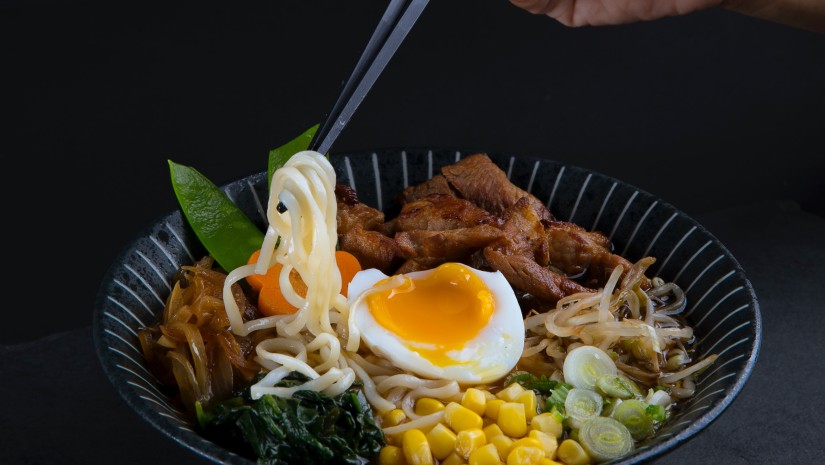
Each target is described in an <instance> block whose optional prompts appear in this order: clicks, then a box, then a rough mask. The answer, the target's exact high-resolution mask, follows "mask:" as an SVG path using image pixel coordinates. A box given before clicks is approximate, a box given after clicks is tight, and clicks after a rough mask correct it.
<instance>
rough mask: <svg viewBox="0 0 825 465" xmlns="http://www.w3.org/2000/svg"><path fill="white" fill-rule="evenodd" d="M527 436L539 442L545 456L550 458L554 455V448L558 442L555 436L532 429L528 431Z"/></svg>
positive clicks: (557, 445)
mask: <svg viewBox="0 0 825 465" xmlns="http://www.w3.org/2000/svg"><path fill="white" fill-rule="evenodd" d="M527 437H528V438H532V439H535V440H537V441H538V442H539V443H540V444H541V447H542V449H544V455H545V456H546V457H549V458H551V459H552V458H554V457H555V456H556V449H558V448H559V442H558V440H557V439H556V437H555V436H552V435H549V434H547V433H545V432H543V431H539V430H537V429H534V430H531V431H530V433H528V435H527Z"/></svg>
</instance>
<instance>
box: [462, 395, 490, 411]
mask: <svg viewBox="0 0 825 465" xmlns="http://www.w3.org/2000/svg"><path fill="white" fill-rule="evenodd" d="M461 405H463V406H465V407H467V408H468V409H470V410H472V411H473V412H475V413H477V414H479V415H484V410H485V409H486V408H487V398H486V397H485V396H484V392H482V391H481V390H480V389H476V388H469V389H467V390H466V391H465V392H464V395H463V396H462V397H461Z"/></svg>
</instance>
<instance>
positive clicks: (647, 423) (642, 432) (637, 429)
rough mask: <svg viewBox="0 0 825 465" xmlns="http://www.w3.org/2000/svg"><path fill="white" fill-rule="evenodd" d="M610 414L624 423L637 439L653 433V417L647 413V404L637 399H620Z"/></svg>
mask: <svg viewBox="0 0 825 465" xmlns="http://www.w3.org/2000/svg"><path fill="white" fill-rule="evenodd" d="M611 416H612V417H613V418H614V419H616V420H617V421H618V422H619V423H621V424H623V425H625V426H626V427H627V429H628V430H629V431H630V434H631V435H632V436H633V439H635V440H637V441H640V440H642V439H644V438H646V437H648V436H650V435H651V434H653V418H651V417H650V415H648V414H647V404H645V403H644V402H642V401H640V400H638V399H628V400H625V401H622V403H621V404H619V405H617V406H616V408H614V409H613V413H612V414H611Z"/></svg>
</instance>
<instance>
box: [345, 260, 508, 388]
mask: <svg viewBox="0 0 825 465" xmlns="http://www.w3.org/2000/svg"><path fill="white" fill-rule="evenodd" d="M362 294H363V295H362ZM349 296H350V297H349V300H350V303H351V309H350V311H351V312H354V313H353V317H354V319H355V320H354V321H355V323H354V324H355V326H356V328H357V329H358V331H359V332H360V336H361V340H362V341H363V342H364V343H366V344H367V346H368V347H369V348H370V349H371V350H372V351H373V353H375V354H376V355H378V356H380V357H384V358H386V359H388V360H390V361H391V362H393V363H394V364H395V365H396V366H397V367H399V368H401V369H404V370H407V371H410V372H413V373H415V374H417V375H419V376H422V377H427V378H439V379H452V380H455V381H458V382H459V383H489V382H493V381H496V380H498V379H500V378H502V377H504V376H505V375H507V374H508V373H509V372H510V370H512V369H513V367H514V366H515V365H516V363H517V362H518V360H519V358H520V357H521V353H522V350H523V349H524V320H523V319H522V316H521V309H520V307H519V304H518V301H517V300H516V296H515V294H514V293H513V289H512V288H511V287H510V284H509V283H508V282H507V280H506V279H505V278H504V275H502V274H501V272H498V271H496V272H486V271H481V270H477V269H474V268H471V267H469V266H467V265H463V264H460V263H445V264H443V265H441V266H439V267H437V268H434V269H431V270H426V271H418V272H414V273H408V274H405V275H398V276H393V277H389V276H387V275H385V274H384V273H382V272H380V271H378V270H376V269H367V270H364V271H361V272H359V273H357V274H356V275H355V277H354V278H353V280H352V282H350V284H349Z"/></svg>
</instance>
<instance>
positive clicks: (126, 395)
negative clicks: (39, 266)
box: [92, 146, 762, 465]
mask: <svg viewBox="0 0 825 465" xmlns="http://www.w3.org/2000/svg"><path fill="white" fill-rule="evenodd" d="M404 151H406V152H429V154H430V156H432V154H433V153H443V152H456V153H457V154H461V156H462V157H464V156H468V155H471V154H474V153H485V154H488V155H490V156H491V157H497V158H502V157H511V158H517V159H525V160H530V161H542V162H548V163H555V164H558V165H561V166H564V167H569V168H573V169H576V170H579V171H580V172H583V173H586V174H590V175H593V176H598V177H600V178H602V179H606V180H609V181H612V182H615V183H617V184H619V185H622V186H624V187H629V188H632V189H634V190H636V191H638V192H639V193H641V194H644V195H646V196H649V197H650V198H653V199H656V200H657V201H659V203H660V205H662V206H665V207H667V208H669V209H671V210H673V211H674V212H676V213H679V214H681V215H683V216H684V217H685V218H686V219H687V220H689V222H691V223H692V224H693V225H694V226H695V227H696V228H697V229H699V230H700V231H701V232H702V233H703V234H704V235H705V236H707V237H708V238H709V239H710V240H711V241H713V243H714V245H716V246H717V247H718V248H719V249H720V250H721V251H722V252H723V254H724V255H725V257H726V258H727V259H728V260H729V261H730V262H731V265H732V266H733V268H734V271H735V272H736V274H737V275H738V277H739V278H740V279H741V280H742V285H743V287H744V291H745V293H746V295H747V299H748V301H749V303H750V305H749V312H748V313H749V315H750V316H749V318H748V320H749V321H751V322H752V324H753V326H752V331H753V332H752V337H753V342H752V344H751V345H750V347H751V349H750V351H749V353H748V357H747V360H746V361H745V363H744V365H743V367H742V368H741V370H740V371H739V372H738V373H737V374H736V381H735V383H733V384H732V385H731V386H730V387H729V388H728V389H726V391H725V394H724V396H723V397H722V398H721V399H720V400H717V401H716V402H715V403H714V405H713V407H712V408H710V409H708V410H706V411H705V412H704V413H702V414H701V415H700V416H698V417H697V418H696V419H695V420H693V421H691V422H690V424H689V425H688V426H687V427H685V428H684V429H682V430H681V431H679V432H678V433H676V434H674V435H672V436H671V437H669V438H667V439H665V440H663V441H661V442H659V443H656V444H654V445H652V446H649V447H646V448H645V449H643V450H637V451H634V452H633V453H631V454H630V455H628V456H626V457H623V458H619V459H615V460H612V461H609V462H604V464H605V465H606V464H612V465H633V464H641V463H647V462H649V461H650V460H652V459H654V458H659V457H662V456H664V455H666V454H668V453H669V452H671V451H673V450H674V449H676V448H677V447H679V446H681V445H683V444H685V443H686V442H688V441H690V440H691V439H693V438H695V437H696V436H697V435H698V434H699V433H700V432H702V431H704V430H705V429H706V428H707V426H709V425H710V424H712V423H713V422H714V421H716V420H717V419H718V418H719V416H720V415H721V414H722V413H723V412H724V411H725V410H727V409H728V408H729V407H730V405H731V404H732V403H733V401H734V400H735V399H736V398H737V397H738V395H739V394H740V392H741V391H742V389H743V387H744V385H745V384H746V383H747V381H748V380H749V379H750V376H751V374H752V372H753V369H754V367H755V365H756V362H757V360H758V358H759V354H760V352H761V346H762V316H761V310H760V306H759V301H758V298H757V296H756V292H755V290H754V288H753V285H752V284H751V282H750V279H748V277H747V275H746V274H745V270H744V269H743V267H742V266H741V264H740V263H739V261H738V260H737V259H736V257H735V256H734V255H733V253H731V251H730V250H729V249H728V247H727V246H726V245H725V244H724V243H723V242H722V241H720V240H719V239H718V238H717V237H716V236H715V235H714V234H713V233H712V232H711V231H709V230H708V229H707V228H706V227H705V226H704V225H703V224H701V223H699V222H698V221H696V220H695V219H694V218H693V217H692V216H690V215H688V214H686V213H685V212H684V211H682V210H680V209H679V208H677V207H675V206H674V205H672V204H671V203H669V202H668V201H667V200H664V199H662V198H661V197H659V196H656V195H654V194H651V193H650V192H648V191H646V190H644V189H641V188H638V187H637V186H635V185H633V184H630V183H628V182H627V181H623V180H621V179H618V178H615V177H613V176H611V175H608V174H605V173H602V172H600V171H597V170H595V169H591V168H586V167H583V166H580V165H576V164H575V163H569V162H562V161H558V160H555V159H553V158H549V157H546V156H541V155H536V154H524V153H517V152H510V151H503V150H473V149H466V148H457V147H428V146H411V147H383V148H367V149H355V150H346V151H341V152H333V153H331V154H330V158H331V159H332V158H336V159H341V160H343V159H344V158H345V157H361V156H370V155H372V154H381V153H392V152H395V153H399V152H404ZM262 174H263V175H265V174H266V171H265V170H264V171H260V170H259V171H256V172H252V173H249V174H247V175H245V176H242V177H240V178H237V179H234V180H231V181H229V182H227V183H224V184H222V185H220V186H218V187H220V188H221V189H222V190H223V191H224V192H227V190H229V189H231V188H233V187H237V186H239V185H240V184H241V183H245V182H247V181H249V180H251V179H252V178H254V177H256V176H261V175H262ZM170 220H171V221H179V222H182V223H183V224H184V225H185V227H186V228H188V226H186V221H185V218H184V217H183V215H182V214H181V212H180V210H179V209H176V210H172V211H168V212H166V213H163V214H159V215H157V216H156V217H155V218H154V220H153V221H151V222H150V223H148V224H147V225H146V226H144V227H143V228H141V229H140V230H139V231H138V232H137V233H136V234H134V235H133V236H132V237H131V239H129V240H127V242H126V243H125V244H124V245H123V247H122V248H121V249H120V251H119V252H118V254H117V255H116V257H115V259H114V260H113V261H112V262H111V265H110V266H109V268H108V269H107V271H106V272H105V273H104V275H103V277H102V279H101V280H100V281H99V285H98V292H97V295H96V297H95V300H94V306H93V309H92V338H93V343H94V347H95V352H96V355H97V358H98V361H99V362H100V364H101V366H102V368H103V371H104V373H105V374H106V377H107V379H108V380H109V382H110V383H111V384H112V386H113V387H114V388H115V390H116V391H117V392H118V394H119V396H120V397H121V398H122V399H123V400H124V401H125V402H126V403H127V405H129V407H130V408H131V409H132V410H133V411H134V412H135V413H137V414H138V415H139V416H140V417H142V418H143V420H144V421H147V422H148V423H149V424H151V425H152V426H153V427H154V429H156V430H157V431H159V432H160V433H162V434H163V435H164V436H166V437H169V438H171V439H173V440H174V441H175V442H177V443H179V444H180V445H182V446H184V447H185V448H186V449H189V450H190V451H192V452H194V453H196V454H197V455H199V456H201V457H204V458H206V459H209V460H211V461H213V462H216V463H248V464H254V463H255V462H254V461H252V460H249V459H247V458H245V457H242V456H240V455H238V454H235V453H234V452H232V451H230V450H228V449H225V448H223V447H221V446H219V445H217V444H215V443H213V442H211V441H209V440H207V439H205V438H204V437H202V436H200V435H199V434H198V433H197V432H196V431H194V430H192V431H191V432H186V431H185V430H181V429H178V428H173V427H171V426H170V425H169V424H168V423H166V422H165V421H164V420H162V419H161V417H160V415H159V414H158V412H157V411H155V410H153V409H152V408H150V407H149V406H148V405H147V404H146V402H144V401H143V400H142V399H141V398H139V397H138V396H137V395H136V393H135V392H134V390H133V389H132V388H131V387H130V385H129V384H128V383H127V382H125V381H124V379H123V376H122V374H121V373H120V372H119V371H118V370H116V369H115V368H116V366H115V365H114V364H113V362H112V359H111V354H110V353H109V352H108V351H107V346H106V345H105V343H104V341H103V338H104V335H103V332H104V331H103V330H102V329H101V328H102V323H101V318H102V313H103V312H102V311H100V309H101V308H103V307H104V305H103V304H104V300H105V299H106V295H105V288H106V284H107V283H109V282H111V281H112V279H113V277H114V275H115V270H116V269H117V268H118V267H119V264H120V263H123V262H124V261H125V259H126V258H127V257H128V256H129V254H130V253H133V251H134V250H135V249H136V246H137V244H138V242H139V241H140V240H141V239H142V238H145V237H146V236H147V235H148V234H149V233H150V232H151V231H152V230H153V229H155V228H156V227H158V225H160V224H163V223H165V222H168V221H170ZM193 438H194V439H195V440H194V441H193V440H192V439H193Z"/></svg>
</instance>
